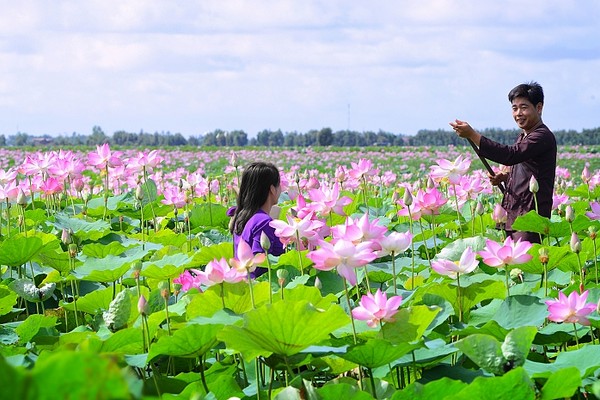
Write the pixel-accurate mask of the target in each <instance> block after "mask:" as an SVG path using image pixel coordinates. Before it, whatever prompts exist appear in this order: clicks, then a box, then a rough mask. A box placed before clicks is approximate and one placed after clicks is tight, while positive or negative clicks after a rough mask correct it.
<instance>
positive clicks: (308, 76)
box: [0, 0, 600, 135]
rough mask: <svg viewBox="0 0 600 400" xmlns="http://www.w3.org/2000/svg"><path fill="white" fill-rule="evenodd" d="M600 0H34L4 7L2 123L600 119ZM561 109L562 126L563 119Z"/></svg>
mask: <svg viewBox="0 0 600 400" xmlns="http://www.w3.org/2000/svg"><path fill="white" fill-rule="evenodd" d="M599 16H600V3H598V2H596V1H591V0H588V1H575V0H570V1H558V0H548V1H545V0H532V1H529V2H528V3H527V4H524V3H523V2H521V1H517V0H509V1H503V2H482V1H464V0H463V1H461V0H458V1H451V0H428V1H419V2H414V1H400V2H389V1H381V0H377V1H373V2H363V1H347V0H331V1H324V0H323V1H316V0H315V1H302V2H301V1H293V0H288V1H282V0H262V1H239V0H236V1H216V0H215V1H202V2H171V1H166V0H165V1H158V0H155V1H149V0H148V1H141V0H140V1H126V2H123V1H113V0H110V1H84V2H72V1H58V2H45V1H28V2H27V1H25V2H12V3H8V4H7V5H4V6H3V12H2V14H0V77H1V78H0V105H1V106H2V108H1V109H0V133H1V134H13V133H14V132H15V127H16V126H19V129H22V130H23V131H26V132H28V133H31V134H41V133H51V134H57V133H64V132H68V133H70V132H72V131H78V132H81V133H89V132H90V131H91V127H92V126H93V125H100V126H102V127H103V128H104V129H105V130H106V131H107V132H108V133H112V132H113V131H115V130H118V129H126V130H134V131H137V130H139V129H145V130H148V131H154V130H159V131H160V130H170V131H172V132H181V133H183V134H185V135H196V134H198V133H201V132H204V131H210V130H213V129H216V128H222V129H244V130H246V131H247V132H248V133H249V134H254V133H255V132H257V131H259V130H262V129H264V128H269V129H276V128H281V129H283V130H288V131H291V130H298V131H306V130H308V129H312V128H317V129H318V128H321V127H323V126H331V127H332V128H333V129H345V128H346V127H347V124H348V105H350V127H351V128H353V129H358V130H378V129H380V128H381V129H386V130H390V131H392V132H399V133H415V132H416V131H417V130H418V129H421V128H428V129H437V128H446V126H447V125H446V124H447V122H448V120H449V119H451V118H454V117H459V116H460V117H463V118H468V119H470V121H471V122H472V123H473V124H474V125H475V126H478V127H482V128H485V127H504V128H511V127H512V126H513V122H512V120H511V118H510V114H509V112H508V104H507V101H506V93H507V92H508V90H510V88H511V87H513V86H514V85H516V84H518V83H520V82H522V81H526V80H531V79H535V80H538V81H539V82H540V83H542V85H544V87H545V89H546V93H547V106H546V109H545V119H546V121H547V122H548V123H549V125H551V127H556V128H555V129H567V128H575V129H580V128H591V127H595V126H596V125H598V122H597V117H596V116H597V109H598V106H599V101H600V100H599V97H600V87H599V85H600V84H599V83H598V80H597V79H596V76H597V71H598V67H599V66H600V65H599V62H600V44H599V43H600V33H599V29H600V28H599V27H600V23H599V22H600V21H599V18H600V17H599ZM594 110H596V111H594ZM550 122H552V123H553V124H550Z"/></svg>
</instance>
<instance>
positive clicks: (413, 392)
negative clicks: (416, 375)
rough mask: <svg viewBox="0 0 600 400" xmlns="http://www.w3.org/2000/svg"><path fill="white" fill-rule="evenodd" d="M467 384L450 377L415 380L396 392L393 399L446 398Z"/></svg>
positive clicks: (426, 399) (427, 399)
mask: <svg viewBox="0 0 600 400" xmlns="http://www.w3.org/2000/svg"><path fill="white" fill-rule="evenodd" d="M466 386H467V384H466V383H465V382H462V381H457V380H454V379H450V378H445V377H444V378H441V379H437V380H435V381H431V382H428V383H426V384H422V383H419V382H413V383H411V384H410V385H408V386H407V387H406V388H404V389H402V390H401V391H399V392H396V393H395V394H394V396H393V397H392V399H393V400H429V399H445V398H450V396H451V395H453V394H456V393H458V392H460V391H461V390H462V389H464V388H465V387H466Z"/></svg>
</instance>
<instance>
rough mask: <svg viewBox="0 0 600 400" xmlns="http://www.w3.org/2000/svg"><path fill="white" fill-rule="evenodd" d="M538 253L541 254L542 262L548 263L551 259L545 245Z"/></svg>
mask: <svg viewBox="0 0 600 400" xmlns="http://www.w3.org/2000/svg"><path fill="white" fill-rule="evenodd" d="M538 254H539V256H540V262H541V263H542V264H547V263H548V261H549V259H550V258H549V257H548V249H547V248H545V247H540V249H539V250H538Z"/></svg>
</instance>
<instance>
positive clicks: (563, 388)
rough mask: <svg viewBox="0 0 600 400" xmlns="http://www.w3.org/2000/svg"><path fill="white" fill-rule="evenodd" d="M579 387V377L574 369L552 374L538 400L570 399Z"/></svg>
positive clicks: (568, 368)
mask: <svg viewBox="0 0 600 400" xmlns="http://www.w3.org/2000/svg"><path fill="white" fill-rule="evenodd" d="M580 386H581V376H579V371H578V370H577V368H576V367H567V368H563V369H559V370H558V371H556V372H554V373H553V374H552V375H550V377H549V378H548V380H547V381H546V383H545V384H544V386H543V387H542V396H541V398H540V400H554V399H570V398H572V396H574V395H575V392H576V391H577V389H579V387H580Z"/></svg>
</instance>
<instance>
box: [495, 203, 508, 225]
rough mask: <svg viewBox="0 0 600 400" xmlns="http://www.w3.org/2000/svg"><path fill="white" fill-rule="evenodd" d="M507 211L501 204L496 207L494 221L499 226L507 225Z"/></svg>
mask: <svg viewBox="0 0 600 400" xmlns="http://www.w3.org/2000/svg"><path fill="white" fill-rule="evenodd" d="M506 218H507V215H506V210H505V209H504V208H502V206H501V205H500V204H496V205H495V206H494V211H493V212H492V219H493V220H494V222H495V223H497V224H505V223H506Z"/></svg>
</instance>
